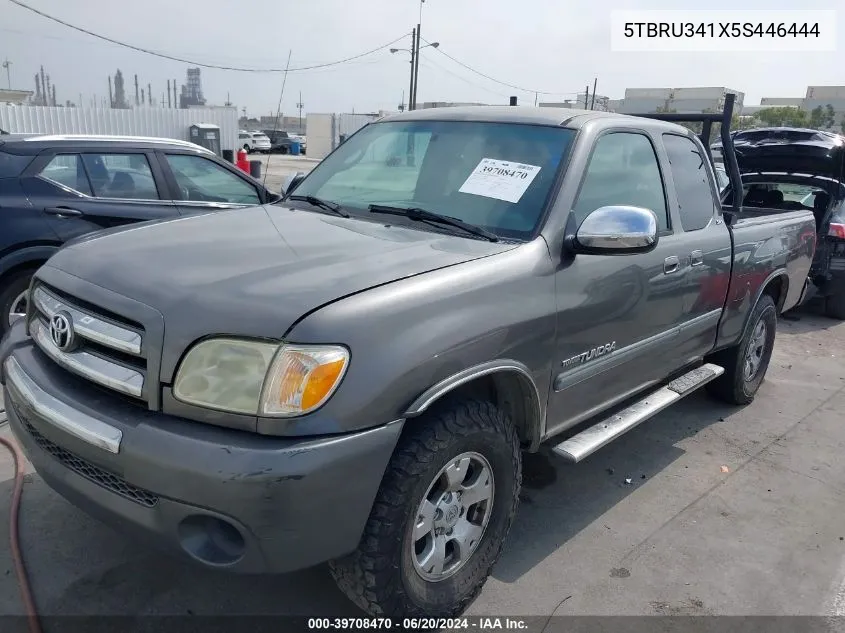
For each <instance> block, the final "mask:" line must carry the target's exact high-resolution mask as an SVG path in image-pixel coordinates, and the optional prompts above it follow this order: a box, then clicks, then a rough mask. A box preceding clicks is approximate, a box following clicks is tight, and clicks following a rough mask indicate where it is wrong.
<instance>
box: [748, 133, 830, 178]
mask: <svg viewBox="0 0 845 633" xmlns="http://www.w3.org/2000/svg"><path fill="white" fill-rule="evenodd" d="M733 142H734V149H735V150H736V159H737V164H738V165H739V171H740V172H741V173H743V174H747V173H754V172H781V173H793V174H795V173H797V174H810V175H813V176H824V177H827V178H833V179H835V180H839V181H843V180H845V137H843V136H840V135H838V134H832V133H830V132H821V131H818V130H804V129H797V128H764V129H760V130H748V131H745V132H737V133H736V135H735V136H734V137H733Z"/></svg>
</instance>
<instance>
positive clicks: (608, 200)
mask: <svg viewBox="0 0 845 633" xmlns="http://www.w3.org/2000/svg"><path fill="white" fill-rule="evenodd" d="M616 205H620V206H633V207H642V208H644V209H649V210H650V211H653V212H654V213H655V215H656V216H657V225H658V227H659V229H660V230H661V231H665V230H667V229H668V228H669V219H668V213H667V207H666V194H665V193H664V190H663V179H662V178H661V176H660V166H659V164H658V162H657V156H656V155H655V153H654V147H653V146H652V144H651V141H650V140H649V139H648V137H647V136H645V135H644V134H638V133H635V132H613V133H611V134H605V135H604V136H601V137H600V138H599V139H598V141H596V146H595V148H593V154H592V156H590V163H589V165H587V171H586V174H585V176H584V181H583V183H582V184H581V190H580V191H579V192H578V199H577V201H576V202H575V208H574V211H575V217H576V218H577V221H578V224H579V225H580V224H581V222H583V221H584V218H586V217H587V216H588V215H589V214H591V213H592V212H593V211H595V210H596V209H599V208H601V207H607V206H616Z"/></svg>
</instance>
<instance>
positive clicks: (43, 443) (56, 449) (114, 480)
mask: <svg viewBox="0 0 845 633" xmlns="http://www.w3.org/2000/svg"><path fill="white" fill-rule="evenodd" d="M22 421H23V425H24V427H25V428H26V430H27V431H28V432H29V434H30V435H31V436H32V439H33V440H35V443H36V444H37V445H38V447H39V448H40V449H41V450H43V451H44V452H46V453H49V454H50V455H52V456H53V457H54V458H55V459H56V460H57V461H59V462H60V463H61V464H62V465H63V466H65V468H69V469H70V470H72V471H73V472H75V473H76V474H77V475H81V476H82V477H85V479H87V480H88V481H91V482H93V483H95V484H97V485H98V486H101V487H103V488H105V489H106V490H110V491H111V492H113V493H115V494H117V495H120V496H121V497H123V498H124V499H128V500H129V501H133V502H134V503H137V504H139V505H142V506H145V507H147V508H152V507H153V506H155V505H156V504H157V503H158V496H157V495H154V494H153V493H152V492H149V491H148V490H144V489H143V488H138V487H137V486H133V485H132V484H130V483H129V482H127V481H126V480H125V479H123V478H122V477H118V476H117V475H114V474H112V473H110V472H108V471H105V470H103V469H102V468H100V467H99V466H95V465H94V464H92V463H91V462H89V461H87V460H85V459H82V458H81V457H79V456H77V455H74V454H73V453H71V452H70V451H68V450H65V449H63V448H62V447H61V446H59V445H58V444H54V443H53V442H51V441H50V440H48V439H47V438H46V437H44V436H43V435H41V433H39V432H38V430H37V429H36V428H35V427H34V426H32V425H31V424H30V423H29V422H26V421H25V420H23V419H22Z"/></svg>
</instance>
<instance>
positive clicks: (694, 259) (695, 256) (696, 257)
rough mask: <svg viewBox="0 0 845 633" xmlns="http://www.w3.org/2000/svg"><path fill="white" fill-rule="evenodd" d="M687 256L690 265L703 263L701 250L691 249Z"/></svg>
mask: <svg viewBox="0 0 845 633" xmlns="http://www.w3.org/2000/svg"><path fill="white" fill-rule="evenodd" d="M689 258H690V264H691V265H692V266H700V265H701V264H703V263H704V253H702V252H701V251H693V252H692V253H690V255H689Z"/></svg>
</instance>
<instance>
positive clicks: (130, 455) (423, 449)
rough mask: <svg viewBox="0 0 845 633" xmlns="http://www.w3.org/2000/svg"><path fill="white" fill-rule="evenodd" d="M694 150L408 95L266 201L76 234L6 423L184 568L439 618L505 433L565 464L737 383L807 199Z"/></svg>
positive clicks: (475, 561)
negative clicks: (282, 579) (323, 572)
mask: <svg viewBox="0 0 845 633" xmlns="http://www.w3.org/2000/svg"><path fill="white" fill-rule="evenodd" d="M726 114H727V118H723V119H718V117H719V116H721V115H702V116H703V117H704V119H705V121H704V128H705V130H706V131H707V133H708V134H709V129H710V127H711V124H712V121H711V120H710V119H709V118H707V117H709V116H715V117H716V118H717V119H718V120H721V121H723V123H727V122H729V121H730V108H726ZM665 116H666V117H669V116H670V115H665ZM670 118H671V117H670ZM727 128H728V125H723V136H726V133H727ZM729 141H730V139H729V138H728V142H729ZM707 147H708V144H703V143H702V139H700V138H699V137H698V136H697V135H696V134H694V133H693V132H691V131H689V130H688V129H687V128H685V127H682V126H681V125H678V124H676V123H673V122H671V121H667V120H665V119H664V120H660V119H659V118H646V117H632V116H622V115H617V114H611V113H603V112H591V111H579V110H563V109H561V110H558V109H551V108H550V109H545V108H539V109H535V108H520V107H501V108H500V107H475V108H442V109H432V110H417V111H414V112H410V113H406V114H402V115H398V116H391V117H387V118H384V119H381V120H379V121H378V122H375V123H373V124H370V125H368V126H366V127H365V128H363V129H362V130H360V131H359V132H357V133H356V134H355V135H353V136H352V137H350V138H349V139H348V140H347V141H346V142H345V143H344V144H342V145H341V146H340V147H339V148H337V150H336V151H335V152H334V153H332V154H331V155H330V156H328V157H327V158H326V159H325V160H323V161H322V162H321V163H320V164H319V165H318V166H317V167H316V168H315V169H314V170H313V171H312V172H311V173H310V174H309V175H308V176H306V177H304V179H303V178H296V179H294V182H292V183H290V186H289V187H288V190H287V191H286V196H285V198H284V199H283V200H282V201H281V202H279V203H276V204H268V205H263V206H257V207H250V208H247V209H241V210H233V211H226V212H218V213H214V214H207V215H201V216H196V217H190V218H183V219H176V220H168V221H160V222H154V223H145V224H142V225H136V226H134V227H132V228H128V229H125V228H124V229H115V230H108V231H105V232H101V233H98V234H95V235H92V236H90V237H87V238H80V239H79V240H77V241H76V242H74V243H72V244H69V245H68V246H66V247H64V248H63V249H62V250H60V251H59V252H58V253H56V254H55V255H54V256H53V257H52V258H51V259H50V260H49V261H48V262H47V263H46V264H45V265H44V266H43V267H42V268H40V270H38V272H37V274H36V275H35V278H34V280H33V283H32V286H31V287H30V291H31V301H30V302H29V306H30V307H29V310H28V314H27V316H26V318H25V319H20V320H19V321H17V322H16V324H15V325H14V326H13V327H12V328H11V329H10V331H9V332H8V333H7V335H6V337H5V339H4V341H3V343H2V345H1V346H0V366H2V383H3V385H4V390H3V393H4V396H5V399H6V403H7V408H8V413H9V420H10V423H11V428H12V430H13V432H14V434H15V436H16V437H17V439H18V441H19V442H20V444H21V445H22V446H23V448H24V450H25V452H26V454H27V455H28V456H29V459H30V460H31V461H32V463H33V464H34V466H35V468H36V470H37V471H38V473H40V475H41V476H42V477H43V479H44V480H45V481H46V482H47V483H48V484H49V485H50V486H52V487H53V488H55V490H57V491H58V492H59V493H60V494H61V495H63V496H64V497H66V498H67V499H68V500H69V501H70V502H72V503H74V504H76V505H78V506H79V507H81V508H83V509H85V510H86V511H88V512H90V513H91V514H92V515H94V516H97V517H100V518H101V519H102V520H104V521H105V522H107V523H111V524H113V525H115V526H117V527H119V528H120V529H122V530H124V531H125V532H126V533H128V534H133V535H138V536H139V537H142V538H143V537H149V540H150V541H151V542H153V543H159V544H162V545H165V546H167V547H169V548H170V549H172V550H174V551H176V552H181V553H182V554H185V555H186V556H187V557H189V558H191V559H193V560H195V561H197V562H199V563H201V564H203V565H205V566H207V567H212V568H217V569H227V570H232V571H239V572H249V573H254V572H266V573H278V572H287V571H291V570H296V569H301V568H305V567H309V566H312V565H316V564H319V563H323V562H326V561H329V562H330V565H329V566H330V568H331V571H332V574H333V575H334V577H335V579H336V580H337V582H338V584H339V586H340V587H341V588H342V589H343V591H344V592H345V593H346V594H347V595H348V596H349V597H350V598H351V599H352V600H353V601H354V602H355V603H356V604H357V605H359V606H360V607H362V608H363V609H364V610H366V611H367V612H369V613H370V614H376V615H387V616H413V615H425V616H449V615H456V614H459V613H461V612H462V611H463V610H464V609H465V608H466V607H467V605H468V604H469V603H470V602H471V600H472V599H473V598H474V597H475V596H476V595H477V594H478V592H479V591H480V590H481V587H482V586H483V585H484V582H485V580H486V579H487V577H488V575H489V574H490V571H491V568H492V566H493V565H494V563H495V562H496V560H497V559H498V557H499V554H500V552H501V551H502V547H503V544H504V543H505V538H506V536H507V534H508V531H509V529H510V527H511V522H512V521H513V518H514V514H515V512H516V509H517V504H518V499H519V491H520V485H521V480H522V474H521V470H522V453H523V451H537V450H538V449H539V447H540V446H541V443H548V445H550V446H551V445H554V449H553V450H554V451H555V452H556V453H557V454H558V455H559V456H560V458H561V459H565V460H569V461H571V462H578V461H580V460H582V459H584V458H585V457H587V456H588V455H590V454H591V453H593V452H594V451H596V450H598V449H599V448H601V447H602V446H604V445H605V444H607V443H608V442H610V441H612V440H613V439H615V438H618V437H620V436H622V435H623V434H624V433H625V432H626V431H628V430H629V429H631V428H633V427H634V426H636V425H637V424H639V423H640V422H642V421H644V420H646V419H647V418H649V417H650V416H652V415H654V414H655V413H657V412H658V411H660V410H662V409H665V408H666V407H668V406H670V405H672V404H673V403H675V402H677V401H678V400H680V399H681V398H683V397H684V396H685V395H687V394H689V393H691V392H692V391H694V390H695V389H697V388H698V387H701V386H704V385H707V387H708V389H710V390H711V391H712V392H713V393H714V394H715V395H717V396H719V397H720V398H722V399H724V400H727V401H728V402H731V403H736V404H745V403H748V402H750V401H751V400H752V399H753V398H754V396H755V393H756V392H757V390H758V388H759V386H760V383H761V382H762V380H763V377H764V375H765V373H766V370H767V366H768V363H769V359H770V355H771V353H772V347H773V344H774V340H775V329H776V325H777V318H778V313H779V312H781V311H783V310H786V309H789V308H791V307H792V306H794V305H796V304H797V303H798V302H799V299H800V297H801V295H802V292H803V290H804V288H805V286H806V282H807V274H808V270H809V268H810V264H811V262H812V259H813V252H814V244H815V223H814V219H813V215H812V213H811V212H809V211H807V210H798V211H788V212H779V213H770V212H767V211H766V210H764V209H755V210H754V212H753V213H751V214H746V213H745V212H744V210H743V209H741V208H740V207H739V206H733V207H730V208H725V209H723V208H722V205H721V203H720V201H719V197H718V190H717V185H716V181H715V179H714V171H713V165H712V163H711V160H710V155H709V153H708V151H707ZM728 158H729V159H730V158H733V162H731V161H730V160H729V161H728V163H726V164H727V165H728V167H729V170H728V171H729V175H730V176H731V181H732V183H734V184H736V183H739V182H740V181H739V178H740V176H739V171H738V170H737V169H736V163H735V157H732V156H731V155H730V153H728ZM737 198H739V196H737Z"/></svg>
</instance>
